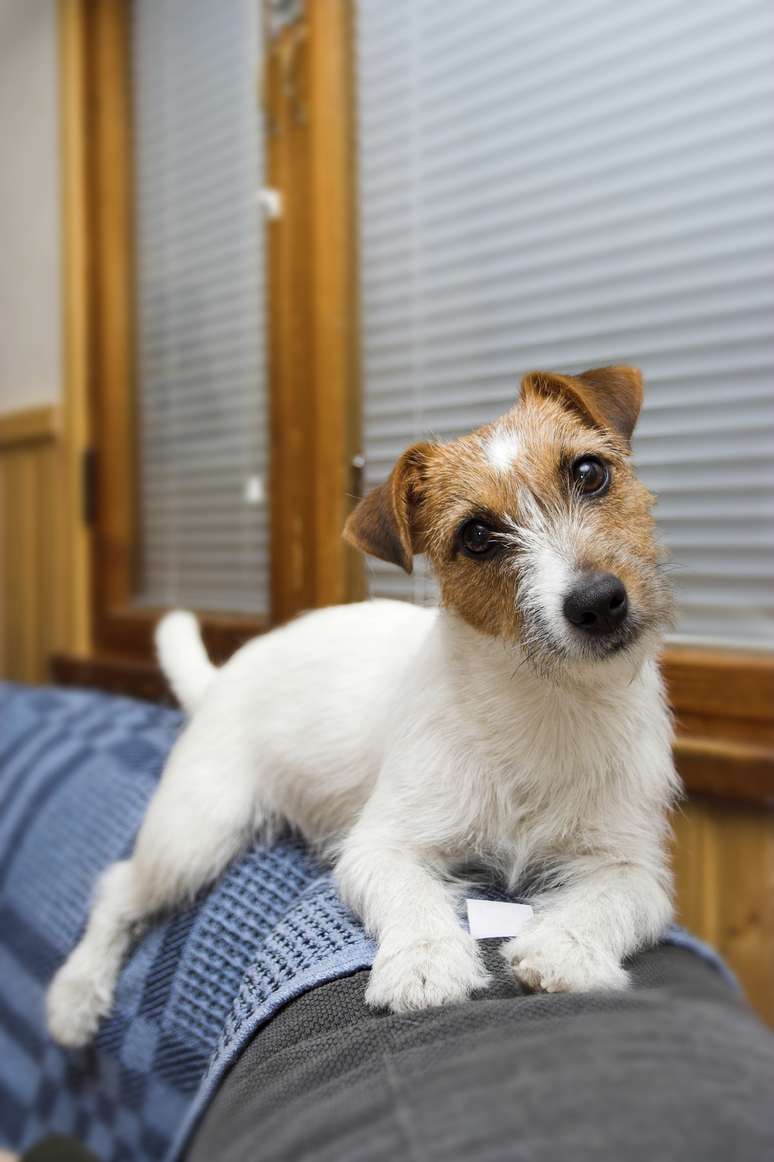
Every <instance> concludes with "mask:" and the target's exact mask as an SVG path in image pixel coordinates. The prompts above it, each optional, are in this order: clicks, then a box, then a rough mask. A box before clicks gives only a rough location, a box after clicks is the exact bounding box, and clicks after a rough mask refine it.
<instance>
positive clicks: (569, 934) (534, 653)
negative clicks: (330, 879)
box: [48, 367, 677, 1046]
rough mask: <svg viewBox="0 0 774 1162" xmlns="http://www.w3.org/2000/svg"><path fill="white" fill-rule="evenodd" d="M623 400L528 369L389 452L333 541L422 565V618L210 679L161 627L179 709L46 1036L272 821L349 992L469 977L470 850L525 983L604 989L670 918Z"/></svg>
mask: <svg viewBox="0 0 774 1162" xmlns="http://www.w3.org/2000/svg"><path fill="white" fill-rule="evenodd" d="M641 397H642V385H641V377H640V374H639V372H637V371H636V370H635V369H633V368H631V367H608V368H603V369H599V370H595V371H588V372H585V373H584V374H582V375H578V376H576V377H569V376H563V375H554V374H550V373H543V372H536V373H533V374H531V375H528V376H527V377H526V378H525V379H524V381H523V383H522V390H521V395H520V398H519V400H518V402H517V403H516V405H515V406H514V407H513V408H512V409H511V411H509V412H508V413H507V414H506V415H505V416H503V418H502V419H500V420H498V421H496V422H495V423H493V424H490V425H488V426H487V427H485V428H482V429H480V430H479V431H476V432H474V433H472V434H471V435H468V436H464V437H462V438H461V439H458V440H454V441H453V442H451V443H449V444H438V443H422V444H417V445H415V446H413V447H411V448H409V449H408V451H406V452H405V453H404V454H403V455H402V456H401V457H400V459H399V460H398V462H397V464H396V465H395V468H394V469H393V471H392V474H391V475H390V478H389V480H388V481H387V482H386V483H385V484H383V485H382V486H381V487H380V488H377V489H376V490H375V491H374V492H372V493H371V494H370V495H369V496H367V497H366V498H365V499H364V500H363V501H362V502H361V503H360V504H359V505H358V506H357V508H356V509H355V511H354V512H353V514H352V516H351V517H350V519H349V521H348V523H347V526H346V529H345V536H346V537H347V539H348V540H349V541H350V542H351V543H352V544H354V545H356V546H357V547H358V548H360V549H363V550H364V551H365V552H367V553H372V554H374V555H375V556H377V557H381V558H383V559H385V560H388V561H394V562H395V563H396V564H398V565H401V566H402V567H403V568H404V569H406V570H408V571H410V570H411V567H412V558H413V556H414V554H416V553H425V554H427V557H428V558H429V560H430V562H431V564H432V566H433V569H434V571H435V574H436V576H437V578H438V582H439V584H440V591H441V605H440V608H439V609H420V608H416V607H413V606H411V605H407V604H403V603H401V602H393V601H369V602H364V603H362V604H357V605H347V606H342V607H338V608H333V609H325V610H321V611H319V612H315V613H311V614H308V615H306V616H305V617H303V618H300V619H299V620H297V621H294V622H292V623H291V624H289V625H287V626H285V627H283V628H281V629H278V630H275V631H274V632H272V633H269V634H267V635H266V636H264V637H260V638H257V639H255V640H254V641H252V642H250V643H249V644H248V645H246V646H245V647H244V648H243V649H241V650H240V651H239V652H238V653H236V654H235V655H234V657H233V658H232V659H231V660H230V661H229V662H228V664H227V665H225V666H224V667H223V668H222V669H220V670H217V671H216V670H215V668H214V667H213V666H212V665H211V663H210V662H209V660H208V659H207V657H206V654H205V652H204V649H203V646H202V644H201V639H200V638H199V635H198V631H197V627H196V623H195V621H194V619H193V618H192V617H191V615H190V614H186V613H173V614H171V615H169V616H168V617H167V618H165V619H164V621H162V623H161V625H160V627H159V631H158V645H159V651H160V656H161V661H162V664H163V667H164V669H165V671H166V673H167V674H168V675H169V678H170V680H171V683H172V685H173V687H174V689H175V691H176V692H177V694H178V695H179V698H180V701H181V702H182V704H183V706H184V707H185V708H186V709H187V710H188V711H189V712H190V713H191V715H192V718H191V721H190V723H189V725H188V726H187V728H186V729H185V731H184V732H183V733H182V735H181V737H180V738H179V739H178V741H177V743H176V744H175V747H174V749H173V750H172V753H171V755H170V757H169V761H168V764H167V767H166V770H165V771H164V775H163V778H162V780H161V783H160V785H159V788H158V790H157V791H156V794H155V795H154V797H153V800H152V801H151V804H150V807H149V809H148V812H147V815H146V817H145V820H144V822H143V825H142V828H141V830H140V833H139V836H138V839H137V844H136V847H135V850H134V854H133V856H132V857H131V859H129V860H126V861H123V862H120V863H117V864H114V865H113V866H112V867H111V868H109V869H108V871H107V872H106V873H105V874H104V876H103V878H102V880H101V882H100V885H99V889H98V892H97V895H96V899H95V903H94V906H93V910H92V913H91V917H90V919H89V922H88V926H87V928H86V932H85V935H84V937H83V939H82V940H81V942H80V944H79V945H78V946H77V948H76V949H75V950H74V952H73V953H72V955H71V956H70V958H69V959H68V961H67V962H66V964H65V965H64V967H63V968H62V969H61V970H60V971H59V973H58V974H57V976H56V977H55V979H54V981H53V983H52V985H51V989H50V991H49V995H48V1018H49V1026H50V1029H51V1032H52V1034H53V1036H54V1037H55V1038H56V1039H57V1040H58V1041H59V1042H61V1043H62V1044H64V1045H71V1046H75V1045H82V1044H83V1043H84V1042H86V1041H87V1040H88V1039H89V1038H90V1037H91V1036H92V1035H93V1034H94V1032H95V1029H96V1027H97V1023H98V1021H99V1019H100V1017H101V1016H103V1015H104V1014H105V1013H107V1012H108V1010H109V1008H110V1005H111V1001H112V996H113V989H114V985H115V980H116V976H117V974H118V971H119V968H120V965H121V962H122V959H123V957H124V955H125V952H126V950H127V946H128V944H129V942H130V940H131V939H133V937H134V935H135V934H136V933H137V931H138V930H139V929H140V928H141V926H142V924H143V922H144V921H145V920H146V919H147V918H149V917H150V916H152V915H153V914H154V913H157V912H159V911H160V910H162V909H169V908H173V907H175V906H176V905H180V904H182V903H183V902H184V901H186V900H188V899H190V898H191V897H192V896H193V895H194V894H195V893H196V892H198V891H199V889H201V888H202V887H203V886H204V885H206V884H207V883H209V882H211V881H212V880H213V879H214V878H215V877H216V876H218V875H219V874H220V873H221V872H222V871H223V869H224V868H225V867H226V865H227V864H228V863H229V861H230V860H232V859H233V858H234V856H235V855H237V853H238V852H239V851H240V850H242V849H243V848H244V847H245V846H246V845H247V844H248V843H250V841H251V840H252V839H253V837H254V836H256V835H261V834H263V835H266V834H267V833H270V832H272V831H273V830H274V829H275V828H276V827H277V826H278V825H281V824H282V823H284V822H288V823H290V824H291V825H292V826H293V827H295V828H297V829H298V830H299V831H300V832H301V833H302V834H303V835H304V836H306V838H307V839H308V840H309V842H310V843H311V844H313V845H314V846H315V848H317V849H318V850H319V851H321V852H322V853H324V854H325V855H326V856H328V857H329V858H331V859H332V860H333V861H334V864H335V874H336V879H337V882H338V885H339V888H340V890H341V894H342V896H343V898H344V900H345V901H346V902H347V903H348V904H349V905H350V906H351V907H352V908H353V909H354V911H355V912H356V913H357V914H358V915H359V916H360V917H362V920H363V922H364V924H365V926H366V928H367V929H368V930H369V931H370V932H371V933H373V934H374V936H375V937H376V938H377V940H378V945H379V948H378V955H377V957H376V960H375V963H374V966H373V969H372V972H371V978H370V983H369V986H368V992H367V1000H368V1001H369V1003H370V1004H372V1005H375V1006H386V1007H389V1008H391V1009H393V1010H396V1011H404V1010H410V1009H420V1008H423V1007H425V1006H429V1005H443V1004H446V1003H449V1002H453V1001H459V1000H462V999H463V998H464V997H466V996H468V994H469V993H471V992H472V991H473V990H475V989H480V988H482V987H484V986H485V985H486V974H485V972H484V970H483V968H482V964H481V960H480V957H479V953H478V950H477V946H476V944H475V943H474V941H473V940H472V939H471V937H470V936H469V935H468V934H467V933H466V932H465V931H464V930H463V928H462V927H461V926H460V924H459V922H458V919H457V915H456V912H455V890H456V889H455V886H454V879H453V876H454V872H455V869H457V868H459V867H460V866H461V865H463V864H466V865H469V864H471V863H478V864H480V865H485V866H487V867H489V868H491V869H494V870H496V871H497V872H498V873H499V874H501V875H503V876H504V877H505V878H506V880H507V881H508V882H509V883H510V884H511V885H512V886H513V887H515V886H516V885H518V884H523V883H524V882H525V880H527V879H529V880H530V882H531V883H532V885H533V890H534V892H535V894H534V897H533V898H532V903H533V904H534V906H535V917H534V919H533V920H532V921H531V923H530V924H529V925H528V926H527V927H526V928H525V929H524V931H523V932H522V933H521V934H520V935H519V936H517V937H515V938H514V939H512V940H510V941H509V942H508V943H506V944H505V945H504V946H503V949H502V953H503V956H504V957H505V959H506V960H507V962H508V963H509V964H510V965H511V966H512V968H513V971H514V973H515V974H516V976H517V977H518V978H519V979H520V980H522V981H523V982H524V983H525V984H527V985H528V986H530V987H533V988H542V989H547V990H549V991H552V990H585V989H616V988H622V987H624V986H625V985H626V982H627V975H626V972H625V970H624V969H623V968H622V966H621V962H622V960H623V959H624V958H625V957H627V956H629V955H630V954H631V953H633V952H634V951H635V950H636V949H638V948H640V947H642V946H643V945H646V944H647V943H648V942H650V941H653V940H655V939H656V938H657V937H658V935H659V933H660V932H661V931H662V929H663V928H664V926H665V925H666V923H667V922H668V920H669V919H670V916H671V912H672V905H671V877H670V872H669V867H668V861H667V857H666V854H665V837H666V834H667V809H668V806H669V804H670V802H671V801H672V799H673V797H674V795H675V792H676V787H677V782H676V776H675V772H674V768H673V765H672V755H671V747H670V742H671V724H670V718H669V714H668V711H667V708H666V706H665V702H664V692H663V687H662V681H661V678H660V675H659V670H658V666H657V662H656V654H657V650H658V647H659V641H660V635H661V632H662V630H663V628H664V627H665V625H666V624H667V623H668V621H669V618H670V612H671V601H670V593H669V588H668V586H667V584H666V583H665V579H664V576H663V570H662V567H661V553H660V550H659V548H658V545H657V543H656V541H655V540H654V528H653V521H652V518H651V508H652V497H651V496H650V494H649V493H648V491H647V490H646V489H645V487H644V486H643V485H642V484H641V483H640V482H639V480H638V479H637V477H636V476H635V474H634V471H633V469H632V466H631V462H630V447H629V443H630V438H631V435H632V431H633V429H634V425H635V422H636V420H637V416H638V413H639V410H640V403H641Z"/></svg>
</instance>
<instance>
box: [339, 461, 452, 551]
mask: <svg viewBox="0 0 774 1162" xmlns="http://www.w3.org/2000/svg"><path fill="white" fill-rule="evenodd" d="M433 448H434V445H433V444H413V445H412V446H411V447H410V448H408V449H407V450H406V451H405V452H404V453H403V455H402V456H401V457H400V459H399V460H398V462H397V463H396V465H395V467H394V468H393V470H392V472H391V473H390V475H389V477H388V479H387V480H386V481H385V482H384V484H380V485H379V487H378V488H374V489H373V490H372V491H371V492H369V493H368V495H367V496H366V497H364V498H363V500H361V501H360V503H359V504H358V506H357V507H356V508H355V509H354V511H353V512H352V513H351V514H350V516H349V518H348V519H347V523H346V524H345V525H344V540H345V541H348V542H349V544H350V545H354V546H355V548H356V549H360V550H361V551H362V552H364V553H370V554H371V556H372V557H379V559H380V560H382V561H390V562H391V563H392V564H393V565H400V566H401V568H402V569H405V570H406V572H407V573H410V572H411V571H412V569H413V567H414V554H415V553H419V552H421V551H422V548H421V539H420V537H419V534H418V532H417V527H416V507H417V501H418V500H419V496H420V491H421V485H422V478H423V473H424V472H425V470H426V467H427V462H428V457H429V455H430V453H431V452H432V450H433Z"/></svg>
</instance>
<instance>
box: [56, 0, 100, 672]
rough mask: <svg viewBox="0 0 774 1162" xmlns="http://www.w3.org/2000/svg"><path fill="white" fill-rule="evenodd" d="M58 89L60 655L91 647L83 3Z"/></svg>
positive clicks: (63, 39)
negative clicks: (86, 517) (85, 489)
mask: <svg viewBox="0 0 774 1162" xmlns="http://www.w3.org/2000/svg"><path fill="white" fill-rule="evenodd" d="M58 13H59V85H60V101H59V106H60V154H61V166H60V173H61V182H62V185H61V190H62V203H61V221H62V303H63V314H62V345H63V363H62V382H63V396H62V436H61V449H60V464H59V472H58V476H59V488H60V495H61V502H62V503H61V510H60V514H59V519H58V521H57V524H56V528H57V535H58V559H59V561H60V562H61V585H60V586H59V589H58V601H59V608H58V620H59V632H58V634H57V637H58V640H59V642H60V645H61V648H64V649H70V650H78V651H83V652H86V651H88V650H89V649H91V643H92V632H91V626H92V593H93V589H92V536H91V530H90V529H89V528H88V526H87V525H86V522H85V521H84V519H83V517H84V503H83V500H84V498H83V491H82V490H83V464H84V455H85V453H86V450H87V449H88V448H89V446H90V443H91V427H92V425H91V399H90V393H91V386H92V384H91V374H92V367H91V343H92V332H93V327H92V312H91V294H90V261H91V247H90V236H91V226H92V214H91V189H90V183H89V174H88V162H89V152H90V150H89V141H90V136H91V135H90V123H89V106H90V101H91V84H90V80H89V55H90V43H89V31H90V27H89V26H90V22H89V19H88V16H87V4H86V0H60V4H59V8H58Z"/></svg>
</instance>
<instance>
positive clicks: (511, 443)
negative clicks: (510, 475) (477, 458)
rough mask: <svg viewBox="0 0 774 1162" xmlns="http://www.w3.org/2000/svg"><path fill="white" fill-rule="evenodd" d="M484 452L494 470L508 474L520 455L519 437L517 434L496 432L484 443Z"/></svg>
mask: <svg viewBox="0 0 774 1162" xmlns="http://www.w3.org/2000/svg"><path fill="white" fill-rule="evenodd" d="M484 451H485V453H486V458H487V460H488V461H489V463H490V465H491V466H492V468H495V469H496V470H497V471H498V472H507V471H508V470H509V469H510V468H512V467H513V464H514V461H515V460H516V457H517V456H518V454H519V437H518V436H517V435H516V433H515V432H508V431H500V432H495V433H494V434H493V435H491V436H489V437H488V439H486V440H485V441H484Z"/></svg>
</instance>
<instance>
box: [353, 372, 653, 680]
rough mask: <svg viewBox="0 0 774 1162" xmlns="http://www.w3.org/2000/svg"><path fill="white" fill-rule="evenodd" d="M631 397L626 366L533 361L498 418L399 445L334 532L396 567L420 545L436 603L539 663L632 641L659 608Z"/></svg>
mask: <svg viewBox="0 0 774 1162" xmlns="http://www.w3.org/2000/svg"><path fill="white" fill-rule="evenodd" d="M641 403H642V377H641V375H640V373H639V371H637V370H636V369H635V368H633V367H625V366H619V367H605V368H599V369H596V370H593V371H586V372H584V373H583V374H582V375H578V376H574V377H571V376H565V375H555V374H553V373H551V372H542V371H537V372H532V373H531V374H529V375H527V376H526V377H525V379H524V380H523V381H522V385H521V395H520V397H519V399H518V401H517V403H516V405H515V406H514V407H513V408H512V409H511V410H510V411H509V412H507V413H506V414H505V415H504V416H503V417H502V419H499V420H497V421H495V422H494V423H492V424H488V425H487V426H486V427H484V428H480V429H479V430H478V431H476V432H473V433H472V434H471V435H469V436H462V437H461V438H460V439H458V440H454V441H453V442H451V443H449V444H436V443H422V444H415V445H414V446H413V447H411V448H409V449H408V450H407V451H406V452H404V453H403V455H402V456H401V457H400V459H399V460H398V462H397V464H396V465H395V467H394V468H393V471H392V473H391V475H390V477H389V479H388V480H387V481H386V483H385V484H383V485H381V486H380V487H379V488H376V489H374V491H373V492H371V493H370V494H369V495H368V496H366V497H365V499H364V500H362V501H361V502H360V504H359V505H358V506H357V508H356V509H355V510H354V512H353V513H352V515H351V516H350V518H349V520H348V521H347V524H346V527H345V530H344V535H345V537H346V538H347V540H348V541H349V542H350V543H351V544H353V545H355V546H356V547H357V548H360V549H362V550H364V551H365V552H367V553H371V554H373V555H374V556H376V557H380V558H381V559H382V560H385V561H392V562H394V563H395V564H397V565H401V566H402V567H403V568H404V569H405V570H406V571H407V572H409V573H410V572H411V569H412V560H413V556H414V554H417V553H426V554H427V556H428V558H429V559H430V561H431V563H432V566H433V569H434V571H435V573H436V575H437V577H438V580H439V583H440V587H441V595H442V600H443V603H444V604H445V605H446V606H449V607H451V608H452V609H454V610H456V612H457V613H458V614H460V615H461V616H462V617H463V618H464V619H465V620H466V621H467V622H469V623H470V624H471V625H473V626H474V627H475V628H476V629H478V630H480V631H482V632H483V633H485V634H489V635H492V636H495V637H499V638H502V639H505V640H506V641H510V642H518V643H519V644H520V645H521V646H522V648H523V650H524V651H525V653H526V654H527V655H528V656H529V657H531V658H532V659H533V661H534V662H535V664H536V665H537V666H538V668H540V669H544V670H548V669H554V668H555V667H556V665H557V664H560V663H562V662H573V661H586V662H598V661H603V660H605V659H608V658H611V657H613V656H616V655H618V654H620V653H622V652H623V651H627V650H629V651H631V650H633V649H634V648H635V646H636V645H637V643H638V642H645V641H647V640H649V639H652V636H653V632H654V631H660V630H661V629H663V628H664V627H665V626H666V625H667V624H668V622H669V620H670V617H671V595H670V589H669V586H668V584H667V583H666V580H665V578H664V574H663V570H662V568H661V564H662V552H661V549H660V547H659V545H658V543H657V541H656V539H655V536H654V524H653V519H652V515H651V510H652V506H653V497H652V496H651V494H650V493H649V492H648V490H647V489H646V488H645V486H644V485H643V484H642V483H641V482H640V481H639V480H638V478H637V476H636V475H635V473H634V470H633V468H632V464H631V459H630V441H631V436H632V432H633V431H634V426H635V424H636V422H637V417H638V415H639V411H640V405H641Z"/></svg>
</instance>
